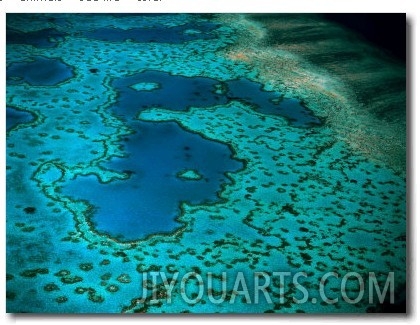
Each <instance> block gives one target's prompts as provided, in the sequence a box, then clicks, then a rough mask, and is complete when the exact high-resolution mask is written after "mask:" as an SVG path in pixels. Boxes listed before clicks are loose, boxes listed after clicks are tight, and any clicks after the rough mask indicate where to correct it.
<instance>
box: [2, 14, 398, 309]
mask: <svg viewBox="0 0 420 325" xmlns="http://www.w3.org/2000/svg"><path fill="white" fill-rule="evenodd" d="M355 19H357V17H355ZM402 37H405V35H403V36H402ZM6 41H7V42H6V43H7V47H6V57H7V60H6V86H7V89H6V146H7V151H6V157H7V166H6V177H7V178H6V179H7V184H6V186H7V193H6V195H7V197H6V201H7V207H6V209H7V210H6V254H7V270H6V272H7V275H6V276H7V278H6V280H7V283H6V287H7V288H6V298H7V299H6V309H7V312H9V313H23V312H25V313H28V312H29V313H188V312H191V313H366V312H384V311H385V312H387V311H395V310H398V311H399V310H400V308H402V306H404V304H405V283H406V178H405V177H406V171H405V154H406V144H405V134H406V125H405V101H406V98H405V62H401V61H399V60H398V59H395V58H393V57H391V56H390V55H388V54H387V53H386V52H384V50H382V49H380V48H377V47H375V46H376V45H374V44H370V43H368V41H366V40H365V39H363V38H361V37H358V36H356V34H355V32H354V31H351V30H349V29H347V28H346V27H345V26H342V25H339V24H338V23H337V22H335V21H331V20H327V19H326V18H325V17H324V16H317V15H243V14H219V15H199V14H161V15H152V14H134V15H124V14H115V15H112V14H7V35H6ZM159 272H161V273H159ZM279 272H283V276H287V279H286V281H285V282H284V281H283V280H284V278H281V277H279ZM328 272H333V273H334V274H335V275H336V276H335V275H334V276H333V277H329V280H328V281H326V280H325V279H324V278H323V276H324V275H325V274H327V273H328ZM372 272H373V273H374V276H375V278H376V280H377V283H378V285H379V286H380V287H381V288H384V287H385V286H386V283H387V282H386V281H388V280H389V279H391V278H389V274H390V273H391V272H392V280H389V281H391V282H392V284H391V285H392V286H393V287H394V291H393V292H392V293H391V292H387V295H386V297H385V301H384V302H383V303H380V301H379V302H378V299H379V298H378V296H377V292H375V293H374V297H375V298H374V299H373V300H372V299H370V295H369V294H368V288H370V287H369V283H370V282H369V281H370V280H369V279H372V277H373V276H372ZM209 273H210V274H212V277H211V278H210V280H209V276H208V274H209ZM162 274H163V275H162ZM238 274H239V275H240V276H239V277H238ZM349 274H350V275H349ZM162 276H163V277H162ZM183 276H185V278H184V281H181V278H183ZM295 276H296V278H297V276H301V277H300V279H299V285H300V286H299V285H296V278H295ZM164 277H166V278H167V279H174V282H173V283H174V286H173V288H172V291H171V294H170V299H169V300H170V301H169V300H168V296H169V295H168V290H167V283H166V284H165V278H164ZM238 279H239V280H238ZM343 279H344V281H343ZM360 279H361V280H360ZM175 280H176V281H175ZM185 283H187V284H185ZM343 283H344V285H343ZM361 285H363V286H364V288H365V290H364V291H363V292H362V294H360V292H361V290H360V289H361ZM320 287H322V290H323V291H322V290H320ZM343 288H344V289H343ZM201 290H202V291H201ZM305 291H306V294H307V295H305ZM321 291H322V292H321ZM343 291H344V295H343V293H342V292H343ZM224 293H225V294H224ZM392 295H393V297H394V303H393V304H392V303H390V301H389V300H390V299H391V298H390V297H391V296H392ZM326 297H329V299H333V298H337V301H335V302H334V303H328V301H330V300H328V299H326ZM215 298H216V299H219V300H218V301H217V302H215V301H214V299H215ZM326 301H327V302H326Z"/></svg>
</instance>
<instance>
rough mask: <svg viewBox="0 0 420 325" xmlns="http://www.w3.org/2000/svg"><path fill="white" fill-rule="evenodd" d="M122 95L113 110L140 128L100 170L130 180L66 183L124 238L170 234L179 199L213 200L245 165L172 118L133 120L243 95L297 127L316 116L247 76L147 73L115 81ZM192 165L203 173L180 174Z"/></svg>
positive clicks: (105, 227) (95, 218)
mask: <svg viewBox="0 0 420 325" xmlns="http://www.w3.org/2000/svg"><path fill="white" fill-rule="evenodd" d="M112 86H113V87H114V88H115V89H116V91H117V93H118V97H117V102H116V104H115V105H114V106H112V107H111V108H110V109H111V110H112V111H113V113H114V114H116V115H118V116H119V117H120V118H121V119H123V120H124V121H125V122H126V124H127V125H129V126H130V127H131V128H132V129H133V130H134V131H135V133H134V134H132V135H128V136H127V137H125V138H124V139H122V141H121V145H122V146H123V149H124V152H125V153H127V157H125V158H113V159H112V160H111V161H109V162H107V163H106V164H103V165H102V167H104V168H107V169H112V170H117V171H119V172H124V173H126V174H127V175H130V177H129V179H127V180H120V181H113V182H111V183H108V184H101V183H100V182H99V181H98V179H97V177H96V176H94V175H91V176H79V177H77V178H76V179H75V180H73V181H71V182H69V183H68V184H67V185H66V186H65V187H64V188H63V193H64V194H65V195H68V196H71V197H75V198H80V199H86V200H88V201H89V202H90V203H91V204H93V205H94V206H95V212H94V213H93V214H92V215H91V216H90V218H91V221H92V222H93V223H94V224H95V228H96V230H98V231H99V232H101V233H106V234H108V235H111V236H112V237H115V238H119V239H120V240H122V241H127V240H135V239H140V238H144V237H146V236H148V235H151V234H156V233H168V232H171V231H173V230H174V229H176V228H178V227H180V226H181V224H180V223H179V222H177V221H176V218H177V217H178V216H179V215H180V213H181V211H180V203H181V202H183V201H185V202H188V203H192V204H199V203H210V204H211V203H214V202H217V201H218V200H219V197H218V192H220V191H221V190H222V187H223V184H226V183H229V182H230V180H229V179H228V178H227V177H226V175H225V173H226V172H235V171H238V170H240V169H241V168H242V167H243V163H242V162H240V161H238V160H236V159H233V158H232V156H233V152H232V151H231V149H230V148H229V146H228V145H227V144H222V143H219V142H216V141H210V140H208V139H205V138H203V137H201V136H200V135H198V134H194V133H192V132H189V131H187V130H185V129H183V128H182V127H181V126H179V125H178V124H177V123H175V122H162V123H157V122H144V121H140V120H138V119H137V118H136V117H137V115H138V113H139V112H140V111H142V110H144V109H150V108H152V109H153V108H155V107H161V108H166V109H169V110H177V111H179V110H186V109H187V108H188V107H190V106H193V107H201V108H203V109H205V108H206V107H211V106H214V105H219V104H226V103H228V102H229V101H230V100H233V99H239V100H242V101H245V102H247V103H249V104H252V105H253V107H254V109H256V110H258V111H260V112H262V113H266V114H278V115H282V116H285V117H287V118H288V119H289V121H290V123H294V124H296V126H308V125H309V124H311V123H315V122H316V121H317V120H316V118H315V117H313V116H312V115H311V114H310V112H309V111H308V110H306V109H305V108H304V107H303V106H301V105H300V104H299V102H297V101H292V100H284V99H283V98H282V97H281V95H280V94H279V93H276V92H267V91H264V90H263V89H262V86H261V84H259V83H256V82H252V81H250V80H248V79H239V80H232V81H228V82H227V83H221V82H219V81H218V80H215V79H211V78H204V77H194V78H189V77H184V76H175V75H171V74H169V73H166V72H160V71H146V72H143V73H138V74H135V75H133V76H128V77H125V78H121V79H116V80H114V82H113V83H112ZM188 170H194V171H196V172H197V173H198V174H199V175H200V176H201V178H200V179H198V180H189V179H185V178H182V177H179V173H181V172H183V171H188Z"/></svg>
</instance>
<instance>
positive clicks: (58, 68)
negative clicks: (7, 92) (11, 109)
mask: <svg viewBox="0 0 420 325" xmlns="http://www.w3.org/2000/svg"><path fill="white" fill-rule="evenodd" d="M6 77H7V83H8V84H11V85H13V84H20V83H22V82H27V83H28V84H30V85H33V86H54V85H57V84H59V83H60V82H63V81H65V80H67V79H69V78H72V77H73V70H72V69H71V68H70V67H69V66H68V65H66V64H64V63H63V62H62V61H61V60H58V59H50V58H45V57H42V56H37V57H34V58H33V61H31V62H19V63H12V64H11V65H10V66H8V67H7V69H6Z"/></svg>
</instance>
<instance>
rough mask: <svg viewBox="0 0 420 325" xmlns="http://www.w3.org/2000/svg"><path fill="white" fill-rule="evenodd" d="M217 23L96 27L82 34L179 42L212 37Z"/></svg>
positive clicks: (107, 38) (110, 39) (106, 38)
mask: <svg viewBox="0 0 420 325" xmlns="http://www.w3.org/2000/svg"><path fill="white" fill-rule="evenodd" d="M218 26H219V25H218V24H215V23H211V22H194V23H187V24H184V25H180V26H174V27H166V26H156V27H153V28H132V29H120V28H111V27H105V28H98V29H95V30H92V31H86V32H85V33H84V36H85V37H87V38H90V39H97V40H101V41H108V42H123V41H126V40H129V39H130V40H133V41H135V42H141V43H144V42H157V43H170V44H180V43H184V42H188V41H193V40H197V39H212V38H215V35H213V34H211V32H212V31H213V30H215V29H216V28H217V27H218Z"/></svg>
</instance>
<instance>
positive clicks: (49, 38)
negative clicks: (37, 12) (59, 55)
mask: <svg viewBox="0 0 420 325" xmlns="http://www.w3.org/2000/svg"><path fill="white" fill-rule="evenodd" d="M64 36H66V34H65V33H62V32H59V31H57V30H55V29H53V28H46V29H42V30H37V31H33V32H26V33H24V32H21V31H17V30H13V29H6V44H27V45H32V46H35V47H38V48H49V47H56V46H57V45H58V44H59V42H60V41H62V40H63V38H64Z"/></svg>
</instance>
